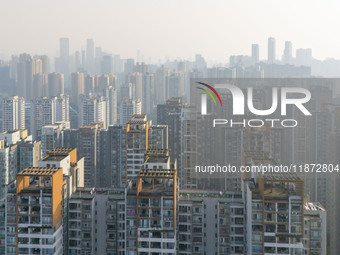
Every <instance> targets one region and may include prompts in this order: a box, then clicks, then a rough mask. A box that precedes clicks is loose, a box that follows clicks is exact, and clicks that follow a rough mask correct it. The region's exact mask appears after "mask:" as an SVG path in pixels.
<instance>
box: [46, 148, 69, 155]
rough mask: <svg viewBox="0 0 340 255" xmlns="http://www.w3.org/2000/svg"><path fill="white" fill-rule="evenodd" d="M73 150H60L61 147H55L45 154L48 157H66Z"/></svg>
mask: <svg viewBox="0 0 340 255" xmlns="http://www.w3.org/2000/svg"><path fill="white" fill-rule="evenodd" d="M74 149H75V148H72V147H70V148H61V147H57V148H54V149H52V150H50V151H49V152H47V154H48V155H51V154H53V155H63V156H67V155H69V153H70V152H71V151H73V150H74Z"/></svg>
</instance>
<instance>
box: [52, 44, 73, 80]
mask: <svg viewBox="0 0 340 255" xmlns="http://www.w3.org/2000/svg"><path fill="white" fill-rule="evenodd" d="M59 54H60V55H59V58H56V61H55V62H56V63H55V67H56V68H55V69H56V72H60V73H62V74H64V75H65V77H66V78H67V77H68V76H69V74H70V65H69V62H70V41H69V38H60V41H59Z"/></svg>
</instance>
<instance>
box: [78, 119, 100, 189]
mask: <svg viewBox="0 0 340 255" xmlns="http://www.w3.org/2000/svg"><path fill="white" fill-rule="evenodd" d="M102 128H103V125H102V123H91V124H90V125H89V126H82V127H80V128H79V135H78V155H79V156H80V157H84V185H85V187H96V186H98V183H99V180H100V171H99V152H100V143H99V131H100V129H102Z"/></svg>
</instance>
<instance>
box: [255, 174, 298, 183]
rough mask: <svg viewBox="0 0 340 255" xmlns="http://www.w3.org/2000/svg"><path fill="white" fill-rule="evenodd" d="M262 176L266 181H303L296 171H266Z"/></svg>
mask: <svg viewBox="0 0 340 255" xmlns="http://www.w3.org/2000/svg"><path fill="white" fill-rule="evenodd" d="M261 178H262V179H263V180H264V181H265V182H303V179H302V178H300V177H299V176H298V175H297V174H296V173H283V172H280V173H264V174H261Z"/></svg>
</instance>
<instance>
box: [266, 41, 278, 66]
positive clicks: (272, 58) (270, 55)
mask: <svg viewBox="0 0 340 255" xmlns="http://www.w3.org/2000/svg"><path fill="white" fill-rule="evenodd" d="M275 52H276V46H275V38H273V37H269V38H268V63H269V64H273V63H274V62H275V60H276V55H275Z"/></svg>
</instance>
